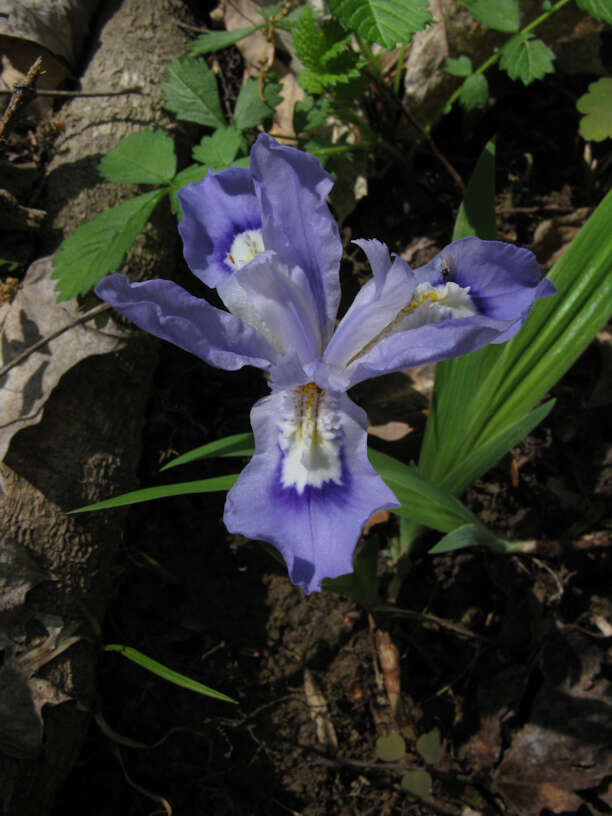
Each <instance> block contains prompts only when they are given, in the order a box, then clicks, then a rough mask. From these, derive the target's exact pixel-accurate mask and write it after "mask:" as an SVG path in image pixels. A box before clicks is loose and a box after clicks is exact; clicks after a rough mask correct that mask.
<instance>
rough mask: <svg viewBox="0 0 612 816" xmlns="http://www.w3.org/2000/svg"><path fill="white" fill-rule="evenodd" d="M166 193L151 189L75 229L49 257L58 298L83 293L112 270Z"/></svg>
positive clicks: (163, 190) (61, 298)
mask: <svg viewBox="0 0 612 816" xmlns="http://www.w3.org/2000/svg"><path fill="white" fill-rule="evenodd" d="M166 192H167V190H165V189H162V190H152V191H151V192H150V193H144V195H140V196H136V197H135V198H131V199H130V200H129V201H124V202H123V204H119V206H118V207H113V208H112V209H110V210H105V211H104V212H102V213H99V214H98V215H96V216H95V218H93V219H92V220H91V221H89V222H88V223H87V224H83V226H81V227H79V228H78V229H77V230H75V232H73V234H72V235H71V236H70V237H69V238H67V239H66V240H65V241H64V242H63V243H62V245H61V246H60V249H59V252H58V253H57V255H56V256H55V258H54V260H53V266H54V267H55V271H54V272H53V277H54V278H57V286H56V289H57V290H58V292H59V296H58V300H67V299H68V298H71V297H75V296H76V295H80V294H84V293H85V292H88V291H89V290H90V289H91V287H92V286H95V285H96V283H98V282H99V281H100V280H102V278H103V277H104V276H105V275H108V274H109V272H114V271H115V269H117V267H118V266H119V264H120V263H121V261H122V260H123V257H124V255H125V253H126V252H127V251H128V249H129V248H130V247H131V246H132V244H133V243H134V240H135V239H136V236H137V235H139V233H140V232H142V230H143V228H144V225H145V224H146V223H147V221H148V219H149V216H150V215H151V213H152V212H153V210H154V209H155V206H156V205H157V203H158V202H159V201H160V200H161V199H162V198H163V197H164V196H165V195H166Z"/></svg>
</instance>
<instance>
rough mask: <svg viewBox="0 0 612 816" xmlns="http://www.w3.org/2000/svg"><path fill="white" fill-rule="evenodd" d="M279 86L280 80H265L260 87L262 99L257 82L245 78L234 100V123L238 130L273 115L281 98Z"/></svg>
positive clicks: (254, 124)
mask: <svg viewBox="0 0 612 816" xmlns="http://www.w3.org/2000/svg"><path fill="white" fill-rule="evenodd" d="M281 88H282V85H281V83H280V82H275V81H273V82H266V83H265V85H264V86H263V88H262V91H263V97H264V98H263V99H262V97H261V94H260V85H259V82H258V81H257V80H256V79H253V78H252V77H251V78H250V79H247V81H246V82H245V83H244V85H243V86H242V88H240V93H239V94H238V99H237V100H236V107H235V109H234V125H235V126H236V127H237V128H239V129H240V130H245V129H246V128H251V127H257V125H259V124H260V122H261V121H262V119H266V118H268V117H270V116H273V115H274V110H275V108H276V106H277V105H278V104H279V103H280V101H281V99H282V97H281V96H280V90H281Z"/></svg>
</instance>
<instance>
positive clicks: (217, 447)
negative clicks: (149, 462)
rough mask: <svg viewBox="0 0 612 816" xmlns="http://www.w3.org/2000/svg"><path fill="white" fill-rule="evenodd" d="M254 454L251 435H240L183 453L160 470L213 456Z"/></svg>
mask: <svg viewBox="0 0 612 816" xmlns="http://www.w3.org/2000/svg"><path fill="white" fill-rule="evenodd" d="M254 453H255V441H254V439H253V434H252V433H240V434H232V435H231V436H226V437H224V438H223V439H215V441H214V442H209V443H208V444H207V445H202V446H201V447H199V448H194V449H193V450H190V451H187V453H183V454H182V455H181V456H177V457H176V459H172V460H171V461H170V462H168V463H167V464H166V465H164V466H163V468H161V470H168V469H169V468H173V467H178V466H179V465H186V464H188V463H189V462H195V461H197V460H198V459H207V458H209V457H212V458H214V457H215V456H252V455H253V454H254Z"/></svg>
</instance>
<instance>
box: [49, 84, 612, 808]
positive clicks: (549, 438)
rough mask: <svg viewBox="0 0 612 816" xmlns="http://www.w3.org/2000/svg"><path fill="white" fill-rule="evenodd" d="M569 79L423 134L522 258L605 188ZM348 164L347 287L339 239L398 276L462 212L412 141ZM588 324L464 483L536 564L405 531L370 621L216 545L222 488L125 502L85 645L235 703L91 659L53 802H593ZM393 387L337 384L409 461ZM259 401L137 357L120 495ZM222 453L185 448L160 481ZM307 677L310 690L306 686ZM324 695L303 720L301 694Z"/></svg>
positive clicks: (597, 521) (236, 543)
mask: <svg viewBox="0 0 612 816" xmlns="http://www.w3.org/2000/svg"><path fill="white" fill-rule="evenodd" d="M588 80H589V77H584V76H578V77H574V78H572V79H571V80H568V79H567V77H559V76H557V75H553V76H551V77H549V78H547V79H546V80H545V81H538V82H534V83H533V84H532V85H531V86H529V88H527V89H521V92H520V98H519V96H518V92H517V91H516V88H515V86H514V85H513V84H511V83H510V82H509V80H508V79H507V77H505V76H504V75H502V74H500V73H496V72H495V71H493V72H492V75H491V78H490V81H491V87H492V89H493V95H494V96H495V98H496V104H495V105H492V106H491V107H490V108H489V109H487V111H486V112H484V113H483V112H476V113H473V114H470V115H467V114H465V113H463V112H461V111H459V110H457V111H455V112H453V113H452V114H451V115H449V116H447V117H446V118H445V119H444V120H443V122H442V123H441V124H440V125H439V126H438V127H437V128H436V129H435V130H434V132H433V136H434V139H435V140H436V142H437V144H438V146H439V148H440V150H441V151H442V152H443V153H444V155H445V156H446V157H447V158H448V159H449V160H450V161H451V162H452V163H453V165H454V166H455V167H456V168H457V170H458V171H459V172H460V173H461V174H462V176H463V177H464V178H467V177H469V173H470V172H471V168H472V167H473V165H474V162H475V160H476V158H477V156H478V154H479V152H480V150H481V149H482V146H483V144H484V143H485V142H486V141H487V139H489V138H490V137H492V136H493V135H495V134H497V189H498V191H499V192H498V197H497V204H498V208H497V211H498V223H499V229H500V238H502V239H503V240H508V241H513V242H516V243H518V244H521V245H523V246H528V247H530V248H532V249H533V250H534V251H535V252H536V254H537V256H538V259H539V261H540V263H541V264H542V265H543V266H544V267H545V268H548V267H550V265H551V263H552V260H553V257H554V255H555V253H556V252H557V251H559V250H561V249H562V248H563V247H564V246H565V245H566V244H567V242H568V241H569V239H570V238H571V237H572V236H573V235H574V234H576V232H577V231H578V229H579V228H580V226H581V225H582V223H584V221H585V220H586V218H587V217H588V215H589V213H590V212H591V211H592V209H593V208H594V206H595V205H596V204H597V203H598V202H599V201H600V200H601V198H602V195H603V193H604V192H605V189H606V182H607V181H608V182H609V178H610V153H609V143H607V144H608V148H607V153H606V149H605V144H606V143H604V145H602V146H600V147H599V149H598V152H597V156H596V158H597V159H598V168H597V169H595V170H594V169H593V165H591V166H589V165H588V163H587V162H586V161H585V158H584V142H583V141H582V140H581V139H580V138H579V137H578V135H577V122H578V114H577V113H576V109H575V97H576V95H579V93H582V92H584V88H585V87H586V85H585V83H586V82H588ZM572 83H573V85H572ZM515 95H516V96H515ZM368 170H369V194H368V196H367V197H366V198H364V199H363V200H362V201H360V202H359V204H358V206H357V208H356V209H355V210H354V212H353V213H352V214H351V215H350V216H349V217H348V218H347V219H346V221H345V222H344V224H343V225H342V235H343V238H344V240H345V244H346V256H345V258H346V259H345V262H344V263H343V267H342V271H341V275H342V282H343V287H344V289H345V293H349V292H350V291H351V290H354V289H355V288H356V286H357V285H358V283H359V282H360V281H361V280H363V278H364V275H365V271H366V270H365V266H364V264H363V263H362V262H361V261H360V259H359V258H358V257H357V254H356V252H355V249H354V247H353V248H351V247H350V245H349V241H350V239H351V238H353V237H373V236H376V237H377V238H379V239H380V240H383V241H385V242H386V243H387V244H388V245H389V247H390V248H391V250H393V251H396V252H399V253H400V254H403V255H404V257H406V258H407V259H408V260H409V261H410V263H411V264H412V265H414V266H419V265H420V264H421V263H424V262H426V261H427V260H428V259H429V258H430V257H432V256H433V255H434V254H435V252H437V251H439V249H441V248H442V247H443V246H444V245H445V244H446V243H448V241H449V237H450V234H451V231H452V224H453V219H454V214H455V213H456V209H457V206H458V204H459V201H460V192H459V191H458V190H457V189H456V188H455V187H454V186H453V182H452V179H451V178H450V177H449V176H447V174H446V173H445V170H444V168H442V167H441V166H440V165H439V164H438V163H437V162H436V160H435V158H434V157H432V156H431V155H429V154H428V153H427V152H426V151H425V149H424V148H423V149H422V150H421V151H420V153H419V154H418V156H417V160H416V161H415V163H414V170H413V172H412V173H408V172H406V171H404V170H402V169H398V168H397V167H392V166H389V165H388V164H386V163H385V162H384V161H380V160H377V159H375V158H373V159H372V160H371V164H370V167H369V168H368ZM543 225H544V226H543ZM611 337H612V335H610V334H609V333H608V332H606V331H604V332H602V333H601V334H600V337H599V338H598V340H597V341H595V342H594V343H593V344H592V345H591V346H590V347H589V349H588V350H587V351H586V352H585V354H584V355H583V356H582V357H581V358H580V359H579V360H578V361H577V362H576V364H575V365H574V366H573V368H572V369H571V370H570V371H569V372H568V374H567V375H566V376H565V377H564V378H563V379H562V380H561V381H560V382H559V383H558V384H557V385H556V386H555V388H554V389H553V390H552V392H551V396H553V397H555V398H556V405H555V407H554V409H553V411H552V412H551V414H550V415H549V416H548V418H547V419H546V420H545V421H544V422H543V423H542V424H541V425H540V426H539V427H537V428H536V429H535V431H534V432H533V433H532V434H531V435H530V436H528V437H527V438H526V439H525V440H523V442H521V444H520V445H518V446H517V447H516V448H515V449H513V450H512V451H511V453H510V454H509V455H507V456H506V457H504V459H503V460H502V461H501V462H500V463H499V464H498V465H497V466H496V467H495V468H494V469H493V470H491V471H490V472H489V473H488V474H486V476H485V477H484V478H483V479H481V480H479V481H477V482H476V483H475V484H474V485H473V486H472V487H471V488H470V489H469V490H468V492H467V495H466V496H465V501H466V503H467V504H468V506H469V507H470V509H472V510H473V511H474V512H476V513H478V515H479V516H480V518H481V519H482V520H483V521H484V522H485V523H486V524H487V525H489V526H490V527H491V528H492V529H493V530H495V531H496V532H499V533H500V534H502V535H503V536H504V537H506V538H509V539H516V540H522V539H533V540H535V542H536V544H535V553H534V554H533V555H513V556H498V555H494V554H492V553H491V552H488V551H485V550H482V549H478V550H469V551H462V552H458V553H451V554H446V555H440V556H431V555H429V554H428V552H427V551H428V549H429V548H430V547H431V545H432V543H434V542H435V540H436V539H435V536H434V534H432V533H430V534H427V535H426V536H424V538H423V539H422V541H421V542H419V545H418V546H417V548H416V550H415V552H414V554H413V557H412V559H411V563H410V567H409V569H408V571H407V574H406V576H405V579H404V581H403V584H402V587H401V590H400V592H399V595H398V596H397V600H396V602H397V606H398V607H399V609H401V610H405V611H407V614H404V615H399V614H398V615H389V614H387V615H385V614H376V615H375V617H373V616H372V615H369V614H368V612H367V611H365V610H364V609H362V608H360V607H359V606H357V605H355V604H354V603H353V602H351V601H349V600H347V599H345V598H343V597H341V596H339V595H336V594H334V593H331V592H322V593H320V594H313V595H311V596H309V597H306V596H305V595H304V593H303V592H302V591H301V590H300V589H298V588H296V587H294V586H292V585H291V583H290V582H289V580H288V578H287V576H286V574H285V572H284V570H283V568H282V567H281V566H280V565H279V564H278V563H277V562H276V561H275V560H273V559H272V558H270V556H269V554H268V553H267V552H266V551H265V550H264V549H263V548H262V547H261V546H260V545H259V544H258V543H256V542H250V541H245V540H244V539H242V538H240V537H236V536H229V535H228V534H227V532H226V531H225V528H224V526H223V523H222V514H223V502H224V496H223V495H221V494H206V495H199V496H183V497H179V498H174V499H165V500H163V501H159V502H153V503H148V504H144V505H140V506H137V507H134V508H132V509H131V510H130V512H129V515H128V517H127V527H126V532H125V536H124V540H123V543H122V547H121V552H120V558H119V560H118V562H117V563H116V565H115V571H116V572H115V591H114V595H113V598H112V601H111V604H110V606H109V609H108V613H107V616H106V619H105V621H104V622H103V630H102V633H101V642H102V643H122V644H127V645H130V646H133V647H135V648H137V649H139V650H140V651H142V652H144V653H145V654H148V655H150V656H151V657H153V658H155V659H156V660H158V661H160V662H161V663H163V664H165V665H167V666H169V667H171V668H173V669H176V670H177V671H180V672H182V673H183V674H186V675H188V676H190V677H193V678H197V679H199V680H201V681H202V682H204V683H206V684H207V685H209V686H211V687H212V688H214V689H218V690H219V691H222V692H224V693H225V694H228V695H230V696H231V697H233V698H234V699H235V700H237V701H238V704H237V705H231V704H228V703H223V702H217V701H214V700H210V699H208V698H206V697H203V696H200V695H198V694H195V693H193V692H190V691H188V690H185V689H181V688H178V687H175V686H173V685H171V684H169V683H167V682H165V681H164V680H162V679H160V678H157V677H155V676H154V675H152V674H149V673H147V672H145V671H143V670H142V669H140V668H138V667H136V666H135V665H133V664H132V663H130V662H129V661H126V660H125V659H124V658H122V657H121V656H120V655H118V654H116V653H108V652H107V653H101V654H100V660H99V677H98V700H97V711H98V713H99V716H98V719H97V721H96V720H94V721H92V725H91V730H90V732H89V735H88V737H87V739H86V742H85V744H84V745H83V749H82V752H81V756H80V759H79V761H78V764H77V765H76V767H75V768H74V770H73V772H72V774H71V775H70V777H69V778H68V780H67V782H66V783H65V785H64V787H63V790H62V792H61V794H60V796H59V798H58V801H57V804H56V807H55V810H54V814H55V816H59V814H64V813H80V812H85V811H87V812H88V813H89V814H90V816H111V814H112V815H113V816H119V815H121V816H144V814H148V813H153V812H155V813H163V812H164V808H166V810H167V807H168V806H171V808H172V812H173V813H175V814H184V816H196V814H197V815H198V816H200V814H214V815H215V816H243V815H244V816H264V815H265V816H282V815H283V814H301V815H302V816H323V815H324V814H334V815H337V816H367V814H376V816H382V815H383V814H388V816H392V814H398V816H399V814H409V813H410V814H429V813H441V814H463V816H475V814H482V815H483V816H492V815H493V814H500V813H508V814H516V816H530V814H539V813H540V812H541V811H545V812H552V813H578V814H581V816H586V814H588V813H592V814H597V813H610V812H612V788H611V787H610V785H611V783H612V771H611V767H610V757H611V754H610V745H611V744H612V739H611V738H612V719H611V717H610V697H611V692H612V659H611V652H610V644H611V642H612V640H611V637H612V602H611V600H610V586H611V585H612V550H611V547H610V535H611V534H612V505H611V502H610V499H611V496H612V414H611V410H610V407H611V403H612V345H611V342H610V340H611ZM415 384H416V385H419V382H418V381H417V382H413V380H412V379H411V375H410V372H406V373H405V374H398V375H394V376H392V377H389V378H384V379H381V380H377V381H376V382H375V383H370V384H368V386H367V387H366V386H364V387H362V388H361V389H360V391H359V393H358V394H357V396H356V399H357V400H358V401H359V403H360V404H361V405H363V406H364V407H365V408H366V410H367V411H368V414H369V417H370V421H371V423H372V424H373V425H379V424H384V423H386V422H388V421H391V420H397V421H402V422H406V423H407V424H408V425H409V426H410V427H411V429H412V430H411V431H410V433H409V434H408V435H406V436H405V437H404V438H402V439H401V440H399V441H397V442H383V441H381V440H379V439H372V445H373V446H374V447H378V448H379V449H381V450H384V451H385V452H387V453H390V454H392V455H394V456H396V457H397V458H400V459H404V460H410V459H414V458H415V457H416V456H417V455H418V450H419V446H420V442H421V439H422V434H423V428H424V423H425V418H426V412H427V405H428V397H427V392H426V391H425V392H424V390H423V389H422V388H421V389H420V390H419V389H415V388H414V387H413V386H414V385H415ZM266 391H267V386H266V383H265V381H264V379H263V377H262V376H261V375H260V373H259V372H256V371H253V370H243V371H240V372H234V373H227V372H221V371H218V370H216V369H211V368H209V367H207V366H206V365H205V364H204V363H201V362H200V361H198V360H197V359H196V358H194V357H191V356H189V355H187V354H185V353H183V352H181V351H180V350H178V349H175V348H174V347H171V346H169V345H163V346H160V349H159V363H158V367H157V371H156V375H155V380H154V387H153V391H152V395H151V399H150V403H149V409H148V414H147V419H146V426H145V430H144V436H143V451H144V453H143V458H142V462H141V468H140V479H141V483H142V485H152V484H159V483H161V482H163V481H168V482H170V481H176V480H177V479H176V473H177V471H173V472H172V473H171V474H169V475H168V474H161V475H160V473H159V468H160V466H161V465H163V463H164V462H165V461H167V459H168V458H170V457H171V456H173V455H176V454H177V453H182V452H184V451H187V450H190V449H191V448H194V447H196V446H198V445H201V444H204V443H205V442H208V441H213V440H215V439H217V438H220V437H223V436H226V435H228V434H231V433H239V432H243V431H246V430H248V429H249V419H248V417H249V410H250V408H251V406H252V405H253V403H254V401H255V400H256V399H257V398H258V397H260V396H263V395H264V394H265V393H266ZM235 467H236V465H235V462H232V461H229V462H228V460H215V461H212V462H209V461H207V462H204V463H202V462H200V463H196V464H193V465H189V466H186V467H185V468H184V469H183V471H182V472H181V475H180V479H181V480H183V479H184V480H188V479H196V478H205V477H207V476H212V475H219V474H220V473H226V472H228V473H229V472H233V470H234V469H235ZM397 534H398V528H397V521H396V519H395V518H394V517H391V518H390V519H389V520H387V521H384V522H382V523H379V524H377V525H375V526H374V527H373V528H372V530H371V531H370V533H369V536H376V537H377V540H378V542H379V544H380V556H379V577H380V582H381V588H382V594H383V596H384V594H385V588H386V587H387V586H388V584H389V581H390V579H391V577H392V575H391V571H390V568H389V562H388V559H387V558H386V549H387V548H388V546H389V543H390V542H391V541H392V539H393V538H394V537H396V536H397ZM376 631H383V632H386V633H388V635H389V637H390V639H391V641H392V643H393V644H394V645H395V647H396V649H397V651H398V653H399V658H400V659H399V667H400V683H401V707H402V716H401V728H402V733H403V736H404V739H405V741H406V755H405V757H404V758H403V759H402V760H401V761H400V762H389V763H385V762H382V761H381V760H380V759H377V755H376V750H375V744H376V740H377V738H378V737H379V736H380V735H381V734H384V733H386V732H387V731H388V730H389V728H392V727H394V719H393V717H392V715H391V711H390V704H389V699H388V695H387V694H386V691H385V687H384V684H383V683H382V682H381V672H380V667H379V664H378V657H377V652H376V645H375V633H376ZM305 678H306V682H307V683H308V682H310V681H311V680H312V681H313V682H314V683H315V684H316V687H317V689H318V694H319V695H320V696H319V697H318V698H317V697H313V694H312V690H311V692H310V693H309V694H308V695H307V694H306V692H305ZM313 700H315V702H314V703H313ZM323 702H324V704H325V711H324V713H323V714H321V713H320V712H321V711H322V710H323V709H322V708H320V709H318V711H319V716H320V722H322V724H323V725H322V727H320V728H319V729H317V724H316V722H315V717H314V714H315V713H316V711H317V709H316V707H313V706H316V704H318V705H322V704H323ZM101 725H102V727H101ZM433 729H437V730H438V733H439V735H440V743H441V747H442V752H441V756H440V757H436V761H435V762H429V763H426V762H425V760H424V759H423V757H422V756H421V754H420V753H419V751H417V749H416V740H417V738H418V737H419V736H421V735H424V734H427V733H429V732H431V731H432V730H433ZM332 731H333V733H334V734H335V739H334V737H333V735H332ZM425 765H427V767H428V770H429V773H430V774H431V776H432V779H433V786H432V789H431V791H430V793H429V794H428V795H427V796H426V797H424V798H423V799H421V800H420V801H416V800H414V799H412V798H411V797H410V796H409V795H408V794H407V793H406V791H405V790H403V789H402V787H401V784H400V782H401V778H402V776H403V774H405V773H406V771H407V770H410V769H414V768H423V767H425ZM160 797H163V800H165V801H166V802H167V803H168V805H166V804H164V801H162V799H161V798H160Z"/></svg>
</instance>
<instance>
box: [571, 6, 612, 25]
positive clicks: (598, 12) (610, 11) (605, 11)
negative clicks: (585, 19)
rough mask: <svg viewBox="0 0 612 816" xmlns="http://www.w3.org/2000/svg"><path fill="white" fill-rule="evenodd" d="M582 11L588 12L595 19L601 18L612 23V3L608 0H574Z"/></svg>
mask: <svg viewBox="0 0 612 816" xmlns="http://www.w3.org/2000/svg"><path fill="white" fill-rule="evenodd" d="M576 3H577V4H578V5H579V6H580V8H581V9H583V11H586V12H588V13H589V14H591V15H592V16H593V17H595V19H596V20H603V22H605V23H611V24H612V4H611V3H610V0H576Z"/></svg>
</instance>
